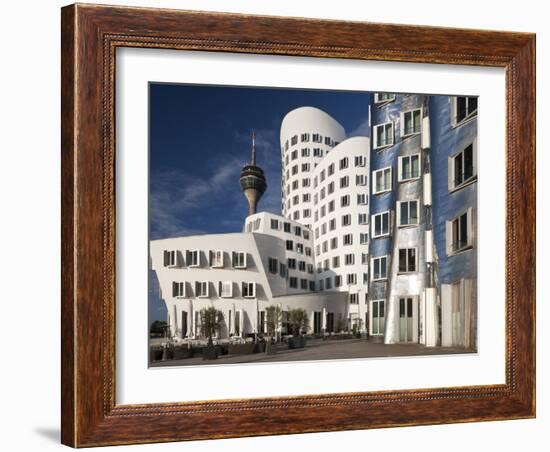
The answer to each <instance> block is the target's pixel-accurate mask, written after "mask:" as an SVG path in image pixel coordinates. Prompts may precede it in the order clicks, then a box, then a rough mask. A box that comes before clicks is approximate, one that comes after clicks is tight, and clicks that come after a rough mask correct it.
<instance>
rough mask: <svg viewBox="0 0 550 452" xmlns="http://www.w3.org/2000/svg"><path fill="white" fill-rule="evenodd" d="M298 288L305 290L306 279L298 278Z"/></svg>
mask: <svg viewBox="0 0 550 452" xmlns="http://www.w3.org/2000/svg"><path fill="white" fill-rule="evenodd" d="M300 289H303V290H307V279H300Z"/></svg>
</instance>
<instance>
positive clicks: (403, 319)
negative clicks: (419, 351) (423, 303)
mask: <svg viewBox="0 0 550 452" xmlns="http://www.w3.org/2000/svg"><path fill="white" fill-rule="evenodd" d="M414 304H415V303H414V299H413V297H401V298H399V341H400V342H413V340H414V331H413V326H414V324H413V318H414V317H415V316H414V314H413V309H414V307H415V306H414Z"/></svg>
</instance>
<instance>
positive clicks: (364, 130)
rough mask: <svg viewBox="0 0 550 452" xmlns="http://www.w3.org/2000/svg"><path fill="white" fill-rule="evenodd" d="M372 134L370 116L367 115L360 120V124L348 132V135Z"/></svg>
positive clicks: (362, 135)
mask: <svg viewBox="0 0 550 452" xmlns="http://www.w3.org/2000/svg"><path fill="white" fill-rule="evenodd" d="M358 136H361V137H364V136H370V125H369V117H368V116H365V117H364V118H363V119H361V120H360V121H359V125H358V126H357V127H355V129H353V130H352V131H351V132H349V133H348V137H358Z"/></svg>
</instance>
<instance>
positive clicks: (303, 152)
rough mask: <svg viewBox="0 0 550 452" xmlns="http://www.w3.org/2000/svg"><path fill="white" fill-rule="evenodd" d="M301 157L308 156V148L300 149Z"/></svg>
mask: <svg viewBox="0 0 550 452" xmlns="http://www.w3.org/2000/svg"><path fill="white" fill-rule="evenodd" d="M301 152H302V157H309V148H303V149H302V151H301Z"/></svg>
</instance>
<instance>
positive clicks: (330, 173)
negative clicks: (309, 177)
mask: <svg viewBox="0 0 550 452" xmlns="http://www.w3.org/2000/svg"><path fill="white" fill-rule="evenodd" d="M327 174H328V175H329V176H332V175H333V174H334V163H331V164H330V165H329V166H328V168H327Z"/></svg>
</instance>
